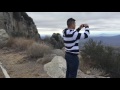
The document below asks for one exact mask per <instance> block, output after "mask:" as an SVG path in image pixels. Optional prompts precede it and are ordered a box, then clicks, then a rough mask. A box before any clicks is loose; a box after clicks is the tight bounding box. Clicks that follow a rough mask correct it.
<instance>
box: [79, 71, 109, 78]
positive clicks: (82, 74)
mask: <svg viewBox="0 0 120 90" xmlns="http://www.w3.org/2000/svg"><path fill="white" fill-rule="evenodd" d="M77 78H110V77H104V76H97V75H87V74H85V73H83V72H82V71H81V70H78V74H77Z"/></svg>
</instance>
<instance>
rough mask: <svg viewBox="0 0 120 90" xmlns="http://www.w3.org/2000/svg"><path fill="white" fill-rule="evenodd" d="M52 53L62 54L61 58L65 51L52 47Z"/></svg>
mask: <svg viewBox="0 0 120 90" xmlns="http://www.w3.org/2000/svg"><path fill="white" fill-rule="evenodd" d="M52 53H53V54H56V55H57V56H62V57H63V58H64V57H65V52H64V51H63V50H60V49H54V50H53V51H52Z"/></svg>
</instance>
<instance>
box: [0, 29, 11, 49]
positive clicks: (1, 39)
mask: <svg viewBox="0 0 120 90" xmlns="http://www.w3.org/2000/svg"><path fill="white" fill-rule="evenodd" d="M8 39H9V35H8V34H7V33H6V31H5V30H4V29H0V47H3V46H5V44H6V43H7V41H8Z"/></svg>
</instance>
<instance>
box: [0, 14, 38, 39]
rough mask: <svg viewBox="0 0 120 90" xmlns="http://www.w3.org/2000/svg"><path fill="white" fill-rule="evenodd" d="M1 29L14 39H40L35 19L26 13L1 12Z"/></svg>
mask: <svg viewBox="0 0 120 90" xmlns="http://www.w3.org/2000/svg"><path fill="white" fill-rule="evenodd" d="M0 29H5V30H6V32H7V33H8V34H9V35H11V36H13V37H19V36H24V37H28V38H29V37H33V38H36V39H38V38H40V35H39V34H38V31H37V28H36V25H35V24H34V22H33V19H32V18H31V17H29V16H28V15H27V13H25V12H0Z"/></svg>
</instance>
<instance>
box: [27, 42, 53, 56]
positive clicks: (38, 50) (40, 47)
mask: <svg viewBox="0 0 120 90" xmlns="http://www.w3.org/2000/svg"><path fill="white" fill-rule="evenodd" d="M49 53H51V47H49V46H47V45H46V44H44V43H41V44H39V43H33V44H32V45H31V46H30V47H29V48H28V50H27V54H28V56H30V57H31V58H42V57H43V56H44V54H49Z"/></svg>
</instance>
